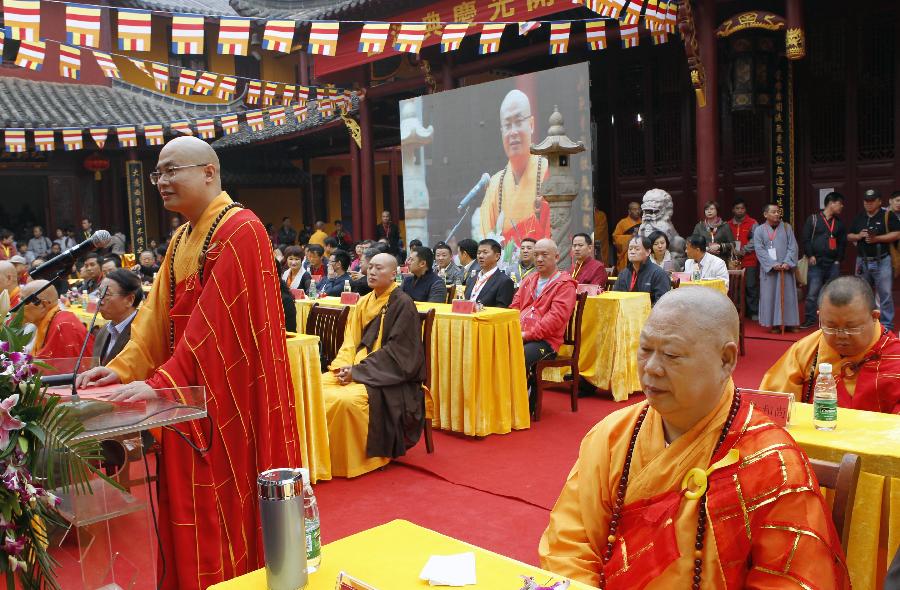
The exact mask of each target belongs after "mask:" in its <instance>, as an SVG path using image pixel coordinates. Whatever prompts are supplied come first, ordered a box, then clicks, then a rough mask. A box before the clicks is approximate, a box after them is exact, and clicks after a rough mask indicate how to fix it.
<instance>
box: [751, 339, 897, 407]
mask: <svg viewBox="0 0 900 590" xmlns="http://www.w3.org/2000/svg"><path fill="white" fill-rule="evenodd" d="M819 363H831V366H832V367H833V370H834V376H835V381H836V383H837V391H838V406H840V407H842V408H853V409H854V410H867V411H870V412H887V413H889V414H900V339H898V338H897V336H896V335H895V334H894V333H893V332H891V331H890V330H885V329H884V328H883V327H882V326H881V323H880V322H877V323H876V325H875V332H874V334H873V336H872V341H871V342H870V343H869V346H868V347H867V348H866V350H865V351H864V352H862V353H861V354H858V355H856V356H852V357H842V356H841V355H840V354H839V353H838V352H837V351H836V350H835V349H833V348H832V347H830V346H829V345H828V342H827V341H826V340H825V338H824V336H823V335H822V330H816V331H815V332H813V333H812V334H810V335H809V336H806V337H804V338H801V339H800V340H798V341H797V342H795V343H794V344H793V345H792V346H791V347H790V348H789V349H787V351H786V352H785V353H784V354H783V355H782V356H781V358H780V359H778V362H776V363H775V364H774V365H772V368H770V369H769V370H768V371H767V372H766V374H765V375H764V376H763V379H762V383H760V385H759V388H760V389H762V390H766V391H784V392H788V393H793V394H794V398H795V399H796V400H797V401H804V402H808V403H809V402H812V390H813V388H814V386H815V382H816V381H815V380H816V379H817V378H818V376H819V369H818V365H819ZM814 369H815V370H814Z"/></svg>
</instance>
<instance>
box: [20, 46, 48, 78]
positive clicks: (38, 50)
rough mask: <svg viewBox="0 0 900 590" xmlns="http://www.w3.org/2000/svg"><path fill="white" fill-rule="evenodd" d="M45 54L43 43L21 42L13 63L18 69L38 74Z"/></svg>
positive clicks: (45, 48)
mask: <svg viewBox="0 0 900 590" xmlns="http://www.w3.org/2000/svg"><path fill="white" fill-rule="evenodd" d="M46 53H47V45H46V44H45V43H44V42H43V41H22V42H21V44H20V45H19V53H18V55H17V56H16V62H15V63H16V65H17V66H19V67H20V68H26V69H28V70H34V71H35V72H39V71H41V68H42V67H44V57H45V56H46Z"/></svg>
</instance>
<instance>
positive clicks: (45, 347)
mask: <svg viewBox="0 0 900 590" xmlns="http://www.w3.org/2000/svg"><path fill="white" fill-rule="evenodd" d="M46 284H47V281H31V282H30V283H28V284H27V285H25V286H24V287H22V293H21V296H22V298H26V297H28V296H29V295H31V294H32V293H35V292H37V290H38V289H40V288H41V287H43V286H44V285H46ZM23 309H24V310H25V321H26V322H28V323H29V324H34V326H35V331H34V341H33V344H32V346H31V354H32V355H34V357H35V358H41V359H52V358H57V359H59V358H76V357H77V356H78V355H79V353H80V352H81V345H82V343H83V342H84V338H85V336H87V329H86V328H85V327H84V324H82V323H81V321H80V320H79V319H78V318H77V317H76V316H75V314H73V313H72V312H70V311H63V310H61V309H60V308H59V293H57V292H56V289H55V288H54V287H53V286H50V287H48V288H47V289H45V290H44V291H42V292H41V293H40V294H39V295H37V301H33V302H31V303H29V304H28V305H26V306H25V307H24V308H23ZM93 344H94V337H93V336H91V337H90V338H89V340H88V345H87V348H86V349H85V353H84V354H85V357H90V356H91V355H92V354H93Z"/></svg>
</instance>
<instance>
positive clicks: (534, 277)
mask: <svg viewBox="0 0 900 590" xmlns="http://www.w3.org/2000/svg"><path fill="white" fill-rule="evenodd" d="M532 256H533V259H534V266H535V268H536V269H537V272H533V273H529V274H528V276H526V277H525V279H524V280H523V281H522V283H521V284H520V285H519V290H518V291H516V294H515V296H514V297H513V300H512V305H510V308H511V309H518V310H519V322H520V324H521V325H522V340H523V341H524V343H525V370H526V372H527V373H528V377H529V388H528V401H529V404H530V405H531V408H532V409H534V402H535V397H534V387H533V384H532V383H531V380H532V379H533V376H532V371H533V369H534V366H535V365H536V364H537V362H538V361H539V360H541V359H545V358H549V357H552V356H555V355H556V353H557V352H559V346H560V345H561V344H562V340H563V335H564V334H565V332H566V326H568V324H569V318H570V317H572V310H573V309H575V288H576V286H577V285H578V282H577V281H576V280H575V279H573V278H572V277H571V276H570V275H569V273H567V272H562V271H560V270H559V269H557V267H556V265H557V263H558V262H559V250H557V248H556V242H554V241H553V240H551V239H549V238H545V239H542V240H538V241H537V243H535V245H534V250H533V254H532Z"/></svg>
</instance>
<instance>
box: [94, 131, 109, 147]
mask: <svg viewBox="0 0 900 590" xmlns="http://www.w3.org/2000/svg"><path fill="white" fill-rule="evenodd" d="M90 133H91V139H93V140H94V143H95V144H97V149H100V150H102V149H103V146H105V145H106V137H107V136H108V135H109V129H108V128H106V127H91V131H90Z"/></svg>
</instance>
